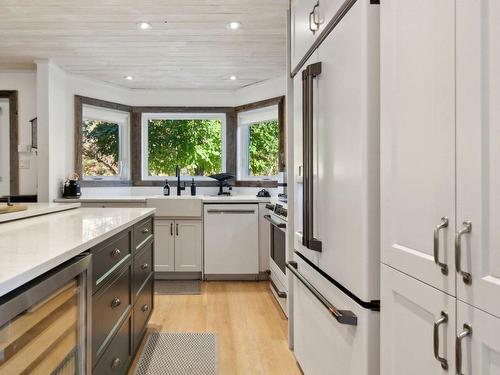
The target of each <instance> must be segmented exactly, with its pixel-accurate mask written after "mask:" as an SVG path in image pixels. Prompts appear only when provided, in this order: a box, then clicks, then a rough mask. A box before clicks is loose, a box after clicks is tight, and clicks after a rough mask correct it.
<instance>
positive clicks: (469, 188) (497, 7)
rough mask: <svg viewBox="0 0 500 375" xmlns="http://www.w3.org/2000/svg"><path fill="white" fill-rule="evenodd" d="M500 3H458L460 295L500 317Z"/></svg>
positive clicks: (459, 0)
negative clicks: (466, 275) (465, 230)
mask: <svg viewBox="0 0 500 375" xmlns="http://www.w3.org/2000/svg"><path fill="white" fill-rule="evenodd" d="M499 103H500V2H498V1H479V0H472V1H471V0H458V1H457V230H460V229H461V228H463V227H464V224H463V222H464V221H470V222H471V231H470V233H464V234H463V235H462V236H461V238H460V248H459V249H460V250H461V251H460V253H461V256H460V264H459V266H460V270H461V271H463V272H467V273H470V274H471V278H470V283H469V284H468V283H466V282H465V281H464V278H463V273H461V275H458V276H457V296H458V298H459V299H461V300H463V301H466V302H468V303H470V304H472V305H474V306H477V307H479V308H481V309H484V310H486V311H488V312H489V313H491V314H494V315H496V316H497V317H500V298H498V297H496V298H495V297H494V296H500V231H499V230H498V228H499V227H500V194H499V193H498V192H499V191H500V170H499V168H498V165H499V164H500V105H499Z"/></svg>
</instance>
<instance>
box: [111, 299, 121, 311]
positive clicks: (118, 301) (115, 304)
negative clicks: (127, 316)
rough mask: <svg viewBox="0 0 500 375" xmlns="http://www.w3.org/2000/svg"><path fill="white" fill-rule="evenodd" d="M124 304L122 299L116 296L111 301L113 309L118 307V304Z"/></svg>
mask: <svg viewBox="0 0 500 375" xmlns="http://www.w3.org/2000/svg"><path fill="white" fill-rule="evenodd" d="M121 304H122V301H120V299H119V298H117V297H115V298H113V300H112V301H111V308H112V309H116V308H117V307H118V306H120V305H121Z"/></svg>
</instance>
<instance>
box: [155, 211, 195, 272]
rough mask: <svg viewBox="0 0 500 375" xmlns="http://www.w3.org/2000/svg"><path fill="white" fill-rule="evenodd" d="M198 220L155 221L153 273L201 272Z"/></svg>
mask: <svg viewBox="0 0 500 375" xmlns="http://www.w3.org/2000/svg"><path fill="white" fill-rule="evenodd" d="M201 231H202V224H201V221H200V220H164V219H157V220H155V254H154V255H155V271H156V272H201V264H202V232H201Z"/></svg>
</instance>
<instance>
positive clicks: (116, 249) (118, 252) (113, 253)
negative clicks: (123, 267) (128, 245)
mask: <svg viewBox="0 0 500 375" xmlns="http://www.w3.org/2000/svg"><path fill="white" fill-rule="evenodd" d="M121 253H122V252H121V251H120V249H118V248H115V249H114V250H113V251H112V252H111V258H116V257H117V256H119V255H120V254H121Z"/></svg>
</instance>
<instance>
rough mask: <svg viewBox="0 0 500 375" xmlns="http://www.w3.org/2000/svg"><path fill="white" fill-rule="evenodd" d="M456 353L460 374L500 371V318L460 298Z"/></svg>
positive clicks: (498, 373)
mask: <svg viewBox="0 0 500 375" xmlns="http://www.w3.org/2000/svg"><path fill="white" fill-rule="evenodd" d="M497 298H498V297H497ZM456 353H457V359H458V361H457V365H458V366H457V369H456V373H457V374H464V375H486V374H487V375H500V319H499V318H496V317H494V316H493V315H490V314H488V313H486V312H484V311H482V310H479V309H477V308H475V307H473V306H471V305H468V304H466V303H464V302H461V301H458V303H457V349H456Z"/></svg>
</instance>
